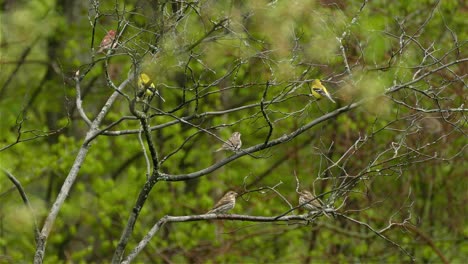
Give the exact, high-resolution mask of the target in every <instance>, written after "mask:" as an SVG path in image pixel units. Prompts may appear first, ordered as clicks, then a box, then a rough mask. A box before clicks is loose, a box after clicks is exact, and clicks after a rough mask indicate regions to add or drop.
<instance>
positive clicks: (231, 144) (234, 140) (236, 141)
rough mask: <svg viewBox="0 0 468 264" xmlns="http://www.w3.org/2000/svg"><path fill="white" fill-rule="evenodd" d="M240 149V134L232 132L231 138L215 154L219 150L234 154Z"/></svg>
mask: <svg viewBox="0 0 468 264" xmlns="http://www.w3.org/2000/svg"><path fill="white" fill-rule="evenodd" d="M241 147H242V141H241V133H240V132H234V133H232V135H231V137H230V138H229V139H228V141H227V142H226V143H224V144H223V146H222V147H221V148H219V149H217V150H215V152H218V151H221V150H232V151H234V152H236V151H238V150H239V149H240V148H241Z"/></svg>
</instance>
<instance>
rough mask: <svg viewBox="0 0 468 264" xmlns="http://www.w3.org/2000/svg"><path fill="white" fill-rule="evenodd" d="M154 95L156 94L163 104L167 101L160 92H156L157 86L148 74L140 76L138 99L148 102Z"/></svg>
mask: <svg viewBox="0 0 468 264" xmlns="http://www.w3.org/2000/svg"><path fill="white" fill-rule="evenodd" d="M154 93H156V94H157V95H158V96H159V97H160V98H161V100H162V101H163V102H166V100H164V98H163V97H162V96H161V95H160V94H159V92H158V90H156V86H154V83H153V81H152V80H151V78H150V77H149V76H148V75H147V74H146V73H141V74H140V75H139V76H138V91H137V96H138V98H141V99H143V100H148V99H149V98H151V97H152V96H153V94H154Z"/></svg>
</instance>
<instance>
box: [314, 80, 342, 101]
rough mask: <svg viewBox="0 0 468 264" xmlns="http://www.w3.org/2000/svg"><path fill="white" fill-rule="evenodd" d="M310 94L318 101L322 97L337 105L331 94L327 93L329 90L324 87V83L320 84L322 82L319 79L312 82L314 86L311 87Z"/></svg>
mask: <svg viewBox="0 0 468 264" xmlns="http://www.w3.org/2000/svg"><path fill="white" fill-rule="evenodd" d="M310 93H312V95H313V96H314V97H315V98H316V99H317V100H319V99H321V98H322V97H324V96H325V97H327V98H328V99H330V101H332V102H333V103H336V102H335V100H333V98H332V97H331V95H330V93H328V91H327V88H325V86H323V84H322V82H320V80H318V79H315V80H314V81H313V82H312V86H310Z"/></svg>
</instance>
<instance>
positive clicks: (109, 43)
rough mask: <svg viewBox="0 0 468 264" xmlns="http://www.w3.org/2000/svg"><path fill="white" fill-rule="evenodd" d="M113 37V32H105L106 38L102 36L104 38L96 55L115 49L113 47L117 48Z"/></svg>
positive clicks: (114, 33)
mask: <svg viewBox="0 0 468 264" xmlns="http://www.w3.org/2000/svg"><path fill="white" fill-rule="evenodd" d="M115 35H116V32H115V30H112V29H111V30H109V32H107V34H106V36H104V38H103V39H102V41H101V44H99V50H98V53H101V52H104V50H109V49H115V47H117V41H116V40H115Z"/></svg>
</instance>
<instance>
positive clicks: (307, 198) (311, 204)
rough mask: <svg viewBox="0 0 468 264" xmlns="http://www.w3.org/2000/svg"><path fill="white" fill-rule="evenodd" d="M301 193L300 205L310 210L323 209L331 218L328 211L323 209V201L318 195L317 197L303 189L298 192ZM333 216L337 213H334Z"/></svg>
mask: <svg viewBox="0 0 468 264" xmlns="http://www.w3.org/2000/svg"><path fill="white" fill-rule="evenodd" d="M298 193H299V205H300V206H301V207H302V208H304V209H306V210H307V211H309V212H314V211H315V212H316V211H322V212H323V214H324V215H325V216H326V217H328V218H330V216H329V215H328V213H326V212H325V211H324V210H323V209H324V206H323V204H322V201H320V200H319V199H318V198H317V197H315V196H314V195H313V194H312V193H311V192H309V191H306V190H303V191H300V192H298ZM332 215H333V217H335V215H334V214H333V213H332Z"/></svg>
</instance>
